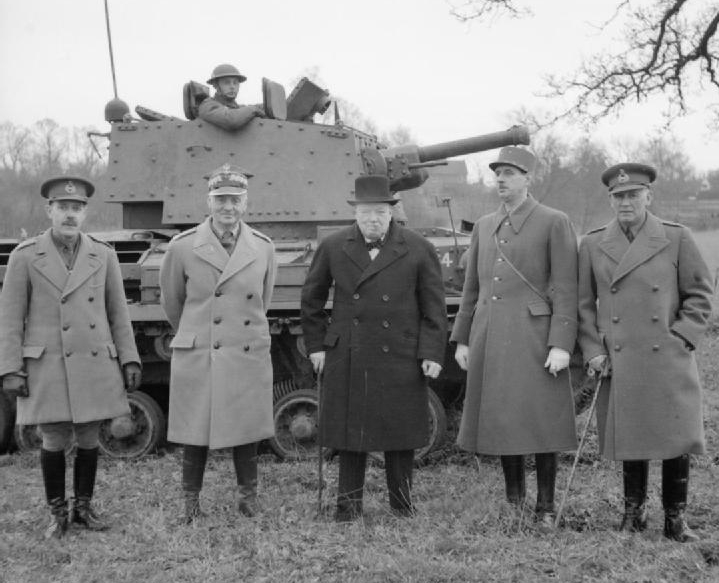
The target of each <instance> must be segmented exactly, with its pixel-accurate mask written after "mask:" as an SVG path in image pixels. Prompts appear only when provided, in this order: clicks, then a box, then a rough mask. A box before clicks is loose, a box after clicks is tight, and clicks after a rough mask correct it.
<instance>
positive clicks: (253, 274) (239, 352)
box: [160, 218, 275, 448]
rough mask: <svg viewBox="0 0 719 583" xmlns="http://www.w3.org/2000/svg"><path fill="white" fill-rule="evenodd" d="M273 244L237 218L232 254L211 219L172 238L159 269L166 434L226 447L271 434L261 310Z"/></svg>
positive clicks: (268, 288) (271, 275) (270, 277)
mask: <svg viewBox="0 0 719 583" xmlns="http://www.w3.org/2000/svg"><path fill="white" fill-rule="evenodd" d="M274 280H275V259H274V246H273V244H272V241H271V240H270V239H269V238H268V237H266V236H265V235H263V234H262V233H259V232H258V231H255V230H254V229H252V228H250V227H249V225H247V224H245V223H241V227H240V235H239V237H238V240H237V244H236V245H235V249H234V251H233V253H232V255H228V254H227V251H225V249H224V248H223V247H222V245H221V244H220V241H219V240H218V239H217V237H216V236H215V234H214V232H213V231H212V228H211V227H210V219H209V218H208V219H207V220H206V221H205V222H204V223H201V224H200V225H198V226H197V227H195V228H193V229H190V230H189V231H185V232H184V233H181V234H179V235H177V236H176V237H175V238H174V239H173V240H172V241H171V242H170V245H169V246H168V249H167V253H166V254H165V257H164V259H163V262H162V267H161V269H160V289H161V291H162V296H161V297H162V307H163V308H164V310H165V313H166V314H167V319H168V320H169V321H170V324H171V325H172V328H173V329H174V330H175V337H174V338H173V340H172V342H171V344H170V345H171V347H172V362H171V370H170V413H169V419H168V433H167V438H168V440H170V441H174V442H176V443H186V444H190V445H207V446H209V447H210V448H222V447H231V446H235V445H242V444H245V443H252V442H255V441H260V440H262V439H267V438H269V437H272V436H273V435H274V422H273V419H272V361H271V359H270V344H271V339H270V329H269V325H268V322H267V316H266V312H267V308H268V307H269V304H270V298H271V297H272V288H273V285H274Z"/></svg>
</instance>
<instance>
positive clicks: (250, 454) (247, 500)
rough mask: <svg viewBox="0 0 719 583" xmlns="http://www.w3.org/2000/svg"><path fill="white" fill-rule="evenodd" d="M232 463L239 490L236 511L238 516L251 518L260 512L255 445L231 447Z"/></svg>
mask: <svg viewBox="0 0 719 583" xmlns="http://www.w3.org/2000/svg"><path fill="white" fill-rule="evenodd" d="M232 462H233V463H234V464H235V474H236V475H237V487H238V489H239V500H240V501H239V504H238V510H239V512H240V514H244V515H245V516H247V517H250V518H252V517H253V516H255V515H256V514H257V513H258V512H259V511H260V507H259V504H258V502H257V443H247V444H245V445H237V446H235V447H233V448H232Z"/></svg>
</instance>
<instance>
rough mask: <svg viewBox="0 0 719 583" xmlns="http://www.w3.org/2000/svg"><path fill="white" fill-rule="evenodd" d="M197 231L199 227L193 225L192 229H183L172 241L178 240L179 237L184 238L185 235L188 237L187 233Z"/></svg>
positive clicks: (190, 233)
mask: <svg viewBox="0 0 719 583" xmlns="http://www.w3.org/2000/svg"><path fill="white" fill-rule="evenodd" d="M196 232H197V227H192V228H191V229H187V231H182V233H177V235H175V236H174V237H173V238H172V241H177V240H178V239H182V238H183V237H187V235H192V234H193V233H196Z"/></svg>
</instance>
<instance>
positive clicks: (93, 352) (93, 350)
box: [90, 348, 97, 356]
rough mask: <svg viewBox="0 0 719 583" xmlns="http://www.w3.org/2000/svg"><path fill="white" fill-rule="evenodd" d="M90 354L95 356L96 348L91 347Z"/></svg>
mask: <svg viewBox="0 0 719 583" xmlns="http://www.w3.org/2000/svg"><path fill="white" fill-rule="evenodd" d="M90 354H92V355H93V356H97V348H93V349H92V350H91V351H90Z"/></svg>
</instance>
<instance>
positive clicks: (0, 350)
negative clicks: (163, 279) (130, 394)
mask: <svg viewBox="0 0 719 583" xmlns="http://www.w3.org/2000/svg"><path fill="white" fill-rule="evenodd" d="M79 245H80V246H79V248H78V251H77V256H76V258H75V264H74V267H73V270H72V271H68V270H67V268H66V267H65V263H64V261H63V259H62V258H61V257H60V253H59V252H58V250H57V247H56V246H55V244H54V243H53V241H52V235H51V230H50V229H48V230H47V231H45V233H43V234H42V235H39V236H38V237H35V238H33V239H29V240H27V241H24V242H23V243H21V244H20V245H18V246H17V247H16V248H15V249H14V250H13V252H12V253H11V254H10V260H9V262H8V267H7V271H6V272H5V280H4V282H3V288H2V295H1V296H0V330H1V331H2V333H0V376H2V375H5V374H8V373H13V372H18V371H23V370H24V371H26V372H27V386H28V390H29V392H30V395H29V396H28V397H26V398H20V399H18V400H17V423H18V424H19V425H30V424H39V423H55V422H60V421H71V422H74V423H86V422H89V421H100V420H103V419H109V418H112V417H118V416H120V415H125V414H127V413H129V412H130V408H129V406H128V402H127V396H126V395H125V386H124V381H123V375H122V370H121V365H125V364H127V363H130V362H136V363H138V364H139V363H140V357H139V356H138V354H137V348H136V346H135V338H134V335H133V331H132V324H131V322H130V316H129V313H128V309H127V299H126V298H125V290H124V287H123V283H122V274H121V272H120V264H119V262H118V260H117V256H116V255H115V251H114V250H113V249H112V247H110V246H109V245H107V244H106V243H103V242H100V241H97V240H95V239H93V238H92V237H90V236H88V235H85V234H84V233H81V234H80V242H79Z"/></svg>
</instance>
